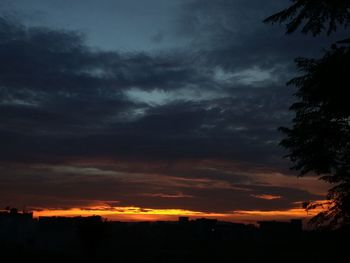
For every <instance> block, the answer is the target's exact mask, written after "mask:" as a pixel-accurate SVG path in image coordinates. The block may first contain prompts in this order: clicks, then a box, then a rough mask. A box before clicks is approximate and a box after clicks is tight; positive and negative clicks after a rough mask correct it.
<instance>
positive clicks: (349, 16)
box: [264, 0, 350, 35]
mask: <svg viewBox="0 0 350 263" xmlns="http://www.w3.org/2000/svg"><path fill="white" fill-rule="evenodd" d="M292 2H293V4H292V5H291V6H290V7H288V8H287V9H285V10H283V11H281V12H278V13H277V14H274V15H272V16H270V17H268V18H266V19H265V21H264V22H266V23H286V27H287V33H288V34H290V33H293V32H295V31H296V30H297V29H298V28H299V27H302V32H303V33H312V34H313V35H318V34H320V33H321V32H322V31H324V30H327V34H331V33H332V32H335V31H336V30H337V26H339V25H341V26H344V27H345V28H346V27H348V26H349V25H350V1H349V0H292Z"/></svg>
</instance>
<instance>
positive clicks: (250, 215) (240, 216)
mask: <svg viewBox="0 0 350 263" xmlns="http://www.w3.org/2000/svg"><path fill="white" fill-rule="evenodd" d="M319 202H320V203H323V202H325V201H319ZM295 205H298V204H295ZM323 209H325V208H322V207H320V208H317V209H314V210H312V211H309V212H306V211H305V209H303V208H291V209H286V210H271V211H260V210H236V211H232V212H228V213H207V212H198V211H191V210H184V209H151V208H140V207H103V206H99V207H96V206H95V207H88V208H71V209H45V210H40V211H34V217H41V216H49V217H50V216H63V217H74V216H83V217H84V216H93V215H99V216H102V217H104V218H106V219H108V220H117V221H157V220H169V221H171V220H177V218H178V217H179V216H188V217H192V218H200V217H206V218H216V219H218V220H222V221H235V222H245V223H246V222H256V221H259V220H289V219H293V218H304V219H309V218H311V217H313V216H315V215H316V214H317V213H319V212H321V211H322V210H323Z"/></svg>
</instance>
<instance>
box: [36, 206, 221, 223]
mask: <svg viewBox="0 0 350 263" xmlns="http://www.w3.org/2000/svg"><path fill="white" fill-rule="evenodd" d="M92 215H99V216H102V217H105V218H107V219H113V220H131V221H141V220H151V221H153V220H163V219H177V217H179V216H189V217H218V218H220V217H225V214H219V213H204V212H196V211H190V210H184V209H149V208H140V207H89V208H71V209H47V210H41V211H34V217H40V216H65V217H74V216H92Z"/></svg>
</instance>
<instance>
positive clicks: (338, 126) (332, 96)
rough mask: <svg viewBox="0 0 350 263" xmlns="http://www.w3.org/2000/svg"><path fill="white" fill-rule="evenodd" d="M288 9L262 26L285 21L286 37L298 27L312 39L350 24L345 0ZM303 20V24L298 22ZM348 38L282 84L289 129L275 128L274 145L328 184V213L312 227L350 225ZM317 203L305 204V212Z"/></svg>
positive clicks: (302, 63) (299, 2)
mask: <svg viewBox="0 0 350 263" xmlns="http://www.w3.org/2000/svg"><path fill="white" fill-rule="evenodd" d="M293 2H294V3H293V5H292V6H291V7H289V8H287V9H285V10H283V11H281V12H279V13H277V14H275V15H272V16H270V17H269V18H267V19H266V20H265V22H279V23H283V22H287V33H292V32H294V31H296V30H297V29H298V28H299V27H300V26H303V29H302V32H304V33H309V32H311V33H312V34H313V35H314V36H315V35H317V34H319V33H321V32H322V31H323V30H326V29H327V33H328V34H331V33H332V32H335V31H336V29H337V25H343V26H344V27H347V26H349V25H350V0H293ZM304 22H305V23H304ZM349 44H350V40H349V39H346V40H342V41H338V42H337V43H336V44H333V45H332V47H331V49H330V50H328V51H326V53H325V54H324V56H323V57H322V58H320V59H307V58H298V59H297V60H296V63H297V67H298V69H299V70H300V71H301V72H303V74H304V75H303V76H301V77H297V78H294V79H292V80H291V81H290V82H289V83H288V84H289V85H293V86H295V87H296V88H297V92H296V93H295V96H296V98H297V101H296V102H295V103H294V104H293V105H292V106H291V107H290V110H291V111H293V112H294V113H295V117H294V119H293V120H292V127H291V128H286V127H281V128H280V130H281V131H282V132H283V133H284V134H285V135H286V138H284V139H283V140H282V141H281V142H280V145H281V146H283V147H284V148H286V149H287V150H288V152H289V153H288V155H287V156H286V157H287V158H289V159H290V160H291V161H292V162H293V163H294V166H293V167H292V169H295V170H297V171H299V172H300V174H299V175H300V176H303V175H305V174H308V173H312V174H316V175H319V176H320V179H321V180H324V181H326V182H328V183H331V184H333V185H334V187H333V188H331V189H330V190H329V191H328V195H327V199H328V200H329V204H328V209H327V210H325V211H324V212H321V213H320V214H318V215H317V216H316V217H315V218H313V220H311V222H312V223H315V224H316V226H321V225H324V224H325V223H327V225H328V226H331V227H338V226H343V225H348V224H349V223H350V103H349V97H348V95H347V94H348V93H349V88H350V45H349ZM319 205H320V204H318V203H313V202H307V203H305V208H306V209H314V208H316V207H318V206H319Z"/></svg>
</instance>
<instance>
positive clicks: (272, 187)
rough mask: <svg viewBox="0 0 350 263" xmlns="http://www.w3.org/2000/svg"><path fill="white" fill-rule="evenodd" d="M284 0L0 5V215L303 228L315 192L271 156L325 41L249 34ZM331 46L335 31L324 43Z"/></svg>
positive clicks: (37, 0) (278, 155) (310, 181)
mask: <svg viewBox="0 0 350 263" xmlns="http://www.w3.org/2000/svg"><path fill="white" fill-rule="evenodd" d="M288 3H289V1H287V0H283V1H275V0H265V1H264V4H262V2H261V1H259V0H249V1H247V0H216V1H210V0H177V1H172V0H149V1H141V0H99V1H96V0H75V1H71V0H70V1H68V0H60V1H59V0H15V1H10V0H2V1H0V145H1V147H0V208H3V207H6V206H14V207H18V208H20V209H22V208H25V209H27V210H31V211H34V213H35V215H37V216H40V215H68V216H71V215H92V214H101V215H103V216H105V217H106V218H109V219H113V220H126V221H128V220H163V219H167V220H168V219H174V218H176V217H177V216H181V215H187V216H191V217H215V218H219V219H222V220H231V221H244V222H248V221H249V222H253V221H254V220H261V219H288V218H295V217H299V218H300V217H302V218H304V217H308V216H310V215H308V214H306V212H305V211H304V210H303V209H302V208H301V204H302V202H304V201H310V200H323V199H324V198H325V194H326V192H327V189H328V185H325V184H324V183H323V182H321V181H319V180H318V179H317V177H313V176H307V177H303V178H299V177H297V176H296V173H295V172H293V171H291V170H289V167H290V166H291V164H290V163H289V161H288V160H286V159H284V158H283V156H284V155H286V152H285V151H284V150H283V149H281V147H279V146H278V142H279V140H280V139H281V138H282V137H283V135H282V134H280V133H279V132H278V131H277V129H278V127H280V126H288V125H289V123H290V121H291V118H292V117H293V115H292V113H290V112H289V111H288V107H289V105H291V103H293V101H295V98H294V97H293V93H294V92H295V88H293V87H291V86H286V85H285V83H286V82H287V81H288V80H289V79H291V78H293V77H295V76H298V75H300V74H302V73H300V72H298V71H297V70H296V67H295V64H294V62H293V61H294V59H295V58H297V57H300V56H304V57H319V56H321V55H322V53H323V52H324V49H325V48H328V47H329V46H330V44H331V43H333V42H334V40H335V39H337V38H338V35H337V34H334V36H332V37H327V36H324V35H321V36H318V37H312V36H306V35H303V34H300V33H296V34H293V35H285V33H284V30H285V28H284V26H283V25H267V24H264V23H262V21H263V19H264V18H266V17H267V16H269V15H271V14H273V13H275V12H277V11H279V10H281V9H282V8H284V7H286V6H287V5H288ZM339 34H341V32H340V33H339Z"/></svg>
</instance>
